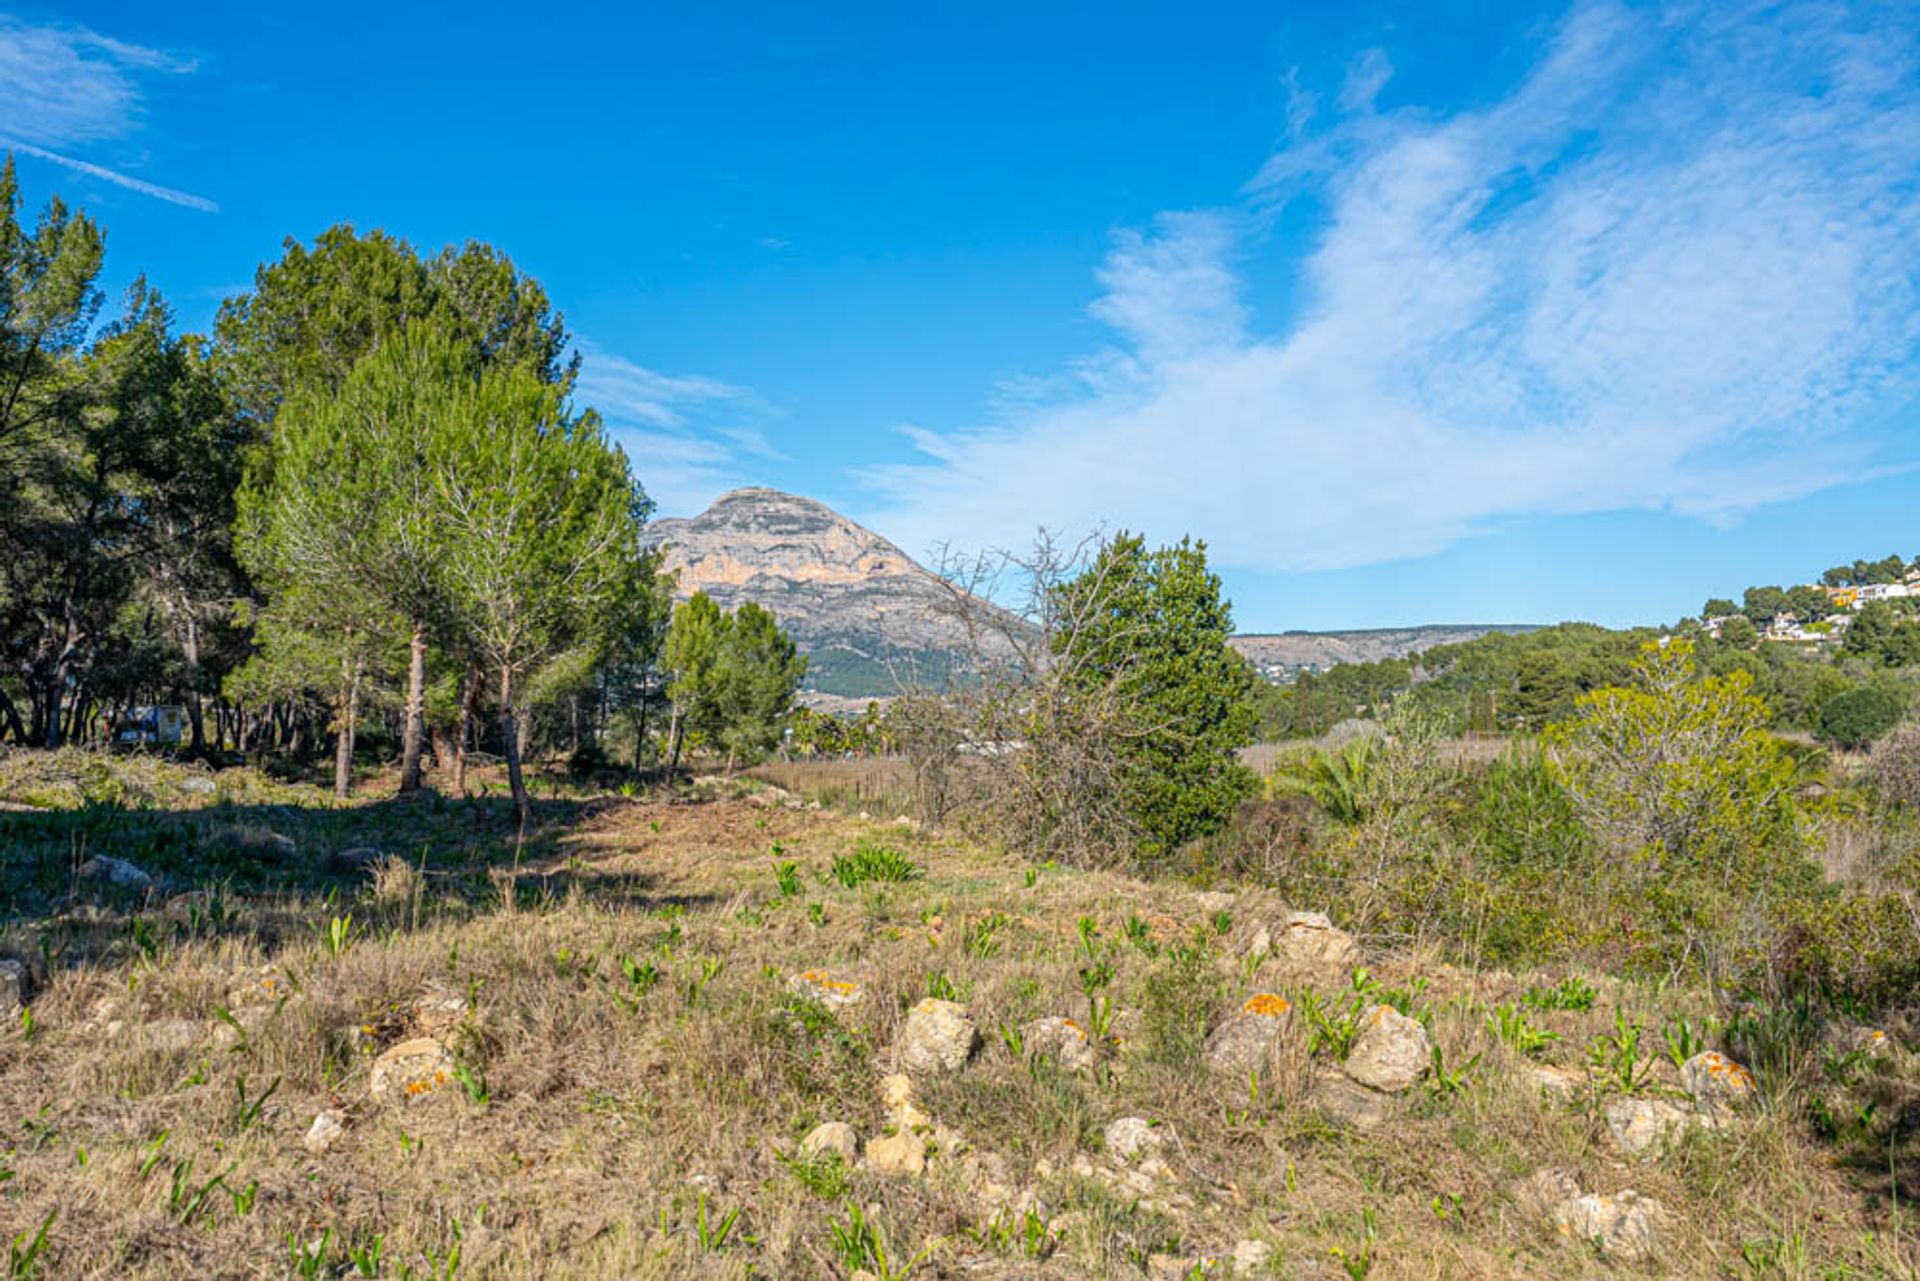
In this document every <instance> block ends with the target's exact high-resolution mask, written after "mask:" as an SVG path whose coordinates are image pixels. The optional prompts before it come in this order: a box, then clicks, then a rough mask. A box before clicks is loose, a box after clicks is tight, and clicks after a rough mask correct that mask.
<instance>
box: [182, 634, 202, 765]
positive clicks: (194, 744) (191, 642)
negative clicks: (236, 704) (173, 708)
mask: <svg viewBox="0 0 1920 1281" xmlns="http://www.w3.org/2000/svg"><path fill="white" fill-rule="evenodd" d="M181 611H182V612H183V613H184V614H185V615H186V618H187V643H186V645H185V649H186V659H187V678H188V679H189V680H191V681H192V682H193V684H192V685H191V686H190V687H189V688H188V690H187V724H188V726H189V727H190V728H191V730H192V735H193V737H192V740H191V741H190V742H189V743H188V744H187V751H188V752H189V753H191V754H192V755H194V756H204V755H206V752H207V731H206V726H205V723H204V722H205V716H206V712H205V710H204V709H203V708H202V707H201V705H200V624H199V622H198V620H196V619H195V618H194V616H193V606H192V605H191V604H190V603H189V602H187V601H186V600H184V599H183V600H182V601H181Z"/></svg>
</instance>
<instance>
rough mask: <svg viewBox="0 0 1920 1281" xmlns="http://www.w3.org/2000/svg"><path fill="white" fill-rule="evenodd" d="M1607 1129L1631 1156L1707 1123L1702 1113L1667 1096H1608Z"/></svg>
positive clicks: (1651, 1151)
mask: <svg viewBox="0 0 1920 1281" xmlns="http://www.w3.org/2000/svg"><path fill="white" fill-rule="evenodd" d="M1606 1116H1607V1130H1608V1132H1609V1133H1611V1134H1612V1135H1613V1141H1614V1142H1615V1143H1616V1144H1618V1145H1619V1147H1620V1150H1621V1151H1622V1152H1624V1153H1625V1154H1626V1155H1628V1156H1630V1157H1644V1156H1648V1155H1651V1154H1652V1153H1654V1152H1655V1151H1657V1150H1658V1149H1659V1148H1661V1147H1662V1146H1664V1145H1665V1144H1667V1143H1670V1142H1673V1141H1674V1140H1676V1139H1678V1138H1679V1137H1680V1135H1681V1134H1682V1133H1684V1132H1685V1131H1686V1130H1687V1129H1689V1128H1690V1127H1692V1126H1696V1125H1703V1124H1705V1123H1706V1122H1705V1120H1704V1118H1702V1117H1701V1116H1700V1115H1699V1114H1697V1113H1694V1112H1690V1111H1688V1110H1687V1109H1686V1108H1683V1107H1680V1106H1679V1105H1678V1104H1674V1103H1669V1102H1667V1100H1665V1099H1609V1100H1608V1101H1607V1105H1606Z"/></svg>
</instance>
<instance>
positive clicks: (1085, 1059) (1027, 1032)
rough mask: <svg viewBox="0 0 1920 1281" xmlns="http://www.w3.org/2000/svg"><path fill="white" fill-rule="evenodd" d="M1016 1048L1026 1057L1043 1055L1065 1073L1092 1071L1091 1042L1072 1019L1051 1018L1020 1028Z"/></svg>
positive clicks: (1083, 1030) (1034, 1021)
mask: <svg viewBox="0 0 1920 1281" xmlns="http://www.w3.org/2000/svg"><path fill="white" fill-rule="evenodd" d="M1020 1048H1021V1052H1022V1053H1023V1054H1025V1055H1026V1056H1027V1057H1028V1058H1032V1057H1033V1056H1034V1055H1036V1054H1040V1055H1045V1056H1046V1057H1047V1058H1050V1059H1052V1060H1053V1061H1054V1062H1055V1063H1057V1064H1059V1065H1060V1066H1061V1067H1062V1068H1065V1069H1066V1070H1067V1071H1069V1072H1087V1071H1091V1070H1092V1068H1093V1042H1092V1041H1091V1040H1089V1039H1088V1037H1087V1032H1086V1029H1085V1028H1083V1027H1081V1026H1080V1025H1079V1024H1078V1023H1075V1022H1074V1021H1073V1020H1072V1019H1068V1018H1061V1017H1060V1016H1058V1015H1051V1016H1049V1017H1047V1018H1043V1019H1034V1020H1032V1021H1031V1022H1028V1023H1022V1024H1021V1025H1020Z"/></svg>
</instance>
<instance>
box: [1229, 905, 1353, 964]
mask: <svg viewBox="0 0 1920 1281" xmlns="http://www.w3.org/2000/svg"><path fill="white" fill-rule="evenodd" d="M1254 941H1255V943H1256V944H1258V943H1259V942H1260V940H1259V939H1258V938H1256V939H1255V940H1254ZM1267 950H1269V951H1271V952H1272V953H1273V954H1274V955H1275V956H1278V957H1280V958H1281V959H1282V960H1286V961H1291V962H1294V963H1296V964H1300V965H1352V964H1353V963H1354V962H1356V961H1358V960H1359V959H1360V948H1359V946H1358V945H1357V944H1356V943H1355V942H1354V941H1353V936H1352V935H1351V934H1348V933H1347V932H1346V931H1345V930H1339V929H1335V928H1334V924H1333V922H1332V921H1330V920H1328V919H1327V917H1326V915H1325V914H1324V913H1322V912H1294V913H1292V914H1290V915H1289V916H1288V917H1287V919H1286V920H1284V921H1282V922H1280V923H1279V924H1278V925H1277V926H1275V927H1274V928H1273V929H1272V930H1271V931H1270V932H1267Z"/></svg>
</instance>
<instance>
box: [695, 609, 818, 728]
mask: <svg viewBox="0 0 1920 1281" xmlns="http://www.w3.org/2000/svg"><path fill="white" fill-rule="evenodd" d="M663 662H664V665H665V667H666V669H667V671H668V672H670V673H671V674H672V683H671V684H670V685H669V686H668V694H669V696H670V697H671V699H672V700H673V710H674V717H675V726H676V730H677V732H678V733H679V734H684V735H689V736H693V737H695V738H697V739H698V740H699V741H702V742H705V743H708V744H710V745H712V746H714V747H716V748H719V749H720V750H723V751H725V752H726V753H727V758H728V760H729V762H732V761H735V760H748V761H751V760H754V759H757V758H758V757H759V756H761V755H762V754H764V753H765V752H767V751H769V750H770V749H772V748H773V747H774V746H775V745H776V744H778V743H779V741H780V737H781V735H782V733H784V732H785V730H786V728H787V724H788V722H789V720H790V718H791V717H792V715H793V710H794V705H793V699H794V694H795V693H796V692H797V691H798V690H799V688H800V682H801V680H802V679H803V678H804V677H805V675H806V670H807V660H806V658H805V657H804V656H802V655H800V654H799V653H798V652H797V651H796V650H795V648H794V643H793V639H792V638H791V637H790V636H788V635H787V633H786V632H784V631H783V630H781V628H780V626H779V624H778V623H777V622H776V621H775V619H774V617H773V615H772V614H771V613H770V612H768V611H767V610H765V609H762V608H761V607H760V606H758V605H756V604H754V603H753V602H751V601H747V602H744V603H742V604H741V605H740V607H739V608H738V609H736V610H734V611H733V612H732V613H728V612H727V611H725V610H722V609H721V608H720V607H719V606H718V605H716V604H715V603H714V602H713V599H712V598H711V597H710V596H708V595H707V594H706V593H705V592H695V593H694V594H693V596H692V597H691V598H690V599H688V600H687V601H686V602H685V603H683V604H681V605H680V606H678V607H677V608H675V610H674V611H673V624H672V626H671V628H670V629H669V631H668V633H667V640H666V650H665V654H664V658H663ZM676 751H677V742H676Z"/></svg>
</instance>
